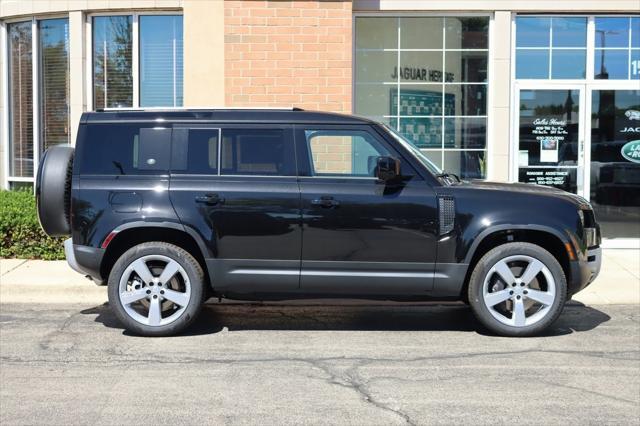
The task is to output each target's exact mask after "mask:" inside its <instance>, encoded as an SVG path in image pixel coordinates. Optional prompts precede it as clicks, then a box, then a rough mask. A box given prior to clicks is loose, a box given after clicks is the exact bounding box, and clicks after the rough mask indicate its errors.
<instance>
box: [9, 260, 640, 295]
mask: <svg viewBox="0 0 640 426" xmlns="http://www.w3.org/2000/svg"><path fill="white" fill-rule="evenodd" d="M573 300H575V301H578V302H581V303H584V304H586V305H609V304H620V305H623V304H640V250H620V249H606V250H603V261H602V271H601V272H600V276H599V277H598V278H597V279H596V281H595V282H594V283H593V284H591V285H590V286H589V287H587V288H586V289H585V290H583V291H581V292H580V293H578V294H577V295H576V296H574V298H573ZM106 301H107V289H106V287H100V286H96V285H95V284H93V282H92V281H90V280H88V279H86V278H85V277H84V276H82V275H80V274H78V273H76V272H75V271H73V270H72V269H71V268H69V266H68V265H67V263H66V262H65V261H45V260H24V259H0V303H81V304H101V303H104V302H106Z"/></svg>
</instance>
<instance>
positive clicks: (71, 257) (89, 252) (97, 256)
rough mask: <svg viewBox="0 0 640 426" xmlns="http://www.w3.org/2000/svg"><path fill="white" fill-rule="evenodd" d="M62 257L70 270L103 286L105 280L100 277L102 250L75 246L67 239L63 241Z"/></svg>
mask: <svg viewBox="0 0 640 426" xmlns="http://www.w3.org/2000/svg"><path fill="white" fill-rule="evenodd" d="M64 256H65V257H66V259H67V263H68V264H69V266H70V267H71V269H73V270H74V271H76V272H78V273H80V274H82V275H84V276H86V277H87V278H89V279H91V280H92V281H93V282H95V283H96V284H97V285H104V284H105V280H104V279H103V278H102V277H101V276H100V265H101V263H102V257H103V256H104V250H102V249H97V248H93V247H88V246H80V245H75V244H73V240H72V239H71V238H67V239H66V240H65V241H64Z"/></svg>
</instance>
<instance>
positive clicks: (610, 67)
mask: <svg viewBox="0 0 640 426" xmlns="http://www.w3.org/2000/svg"><path fill="white" fill-rule="evenodd" d="M594 21H595V51H594V61H593V75H594V78H595V79H597V80H628V79H630V80H637V79H640V17H630V16H624V17H609V16H603V17H600V16H596V17H595V19H594Z"/></svg>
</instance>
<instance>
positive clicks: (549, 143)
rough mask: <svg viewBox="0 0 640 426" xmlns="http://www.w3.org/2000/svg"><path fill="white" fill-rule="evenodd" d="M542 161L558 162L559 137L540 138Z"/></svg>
mask: <svg viewBox="0 0 640 426" xmlns="http://www.w3.org/2000/svg"><path fill="white" fill-rule="evenodd" d="M540 162H541V163H557V162H558V139H556V138H543V139H541V140H540Z"/></svg>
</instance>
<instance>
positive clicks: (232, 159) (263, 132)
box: [220, 129, 296, 176]
mask: <svg viewBox="0 0 640 426" xmlns="http://www.w3.org/2000/svg"><path fill="white" fill-rule="evenodd" d="M220 165H221V170H220V171H221V174H222V175H262V176H294V175H295V174H296V171H295V154H294V148H293V141H292V140H291V138H288V137H286V134H285V130H282V129H222V147H221V158H220Z"/></svg>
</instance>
